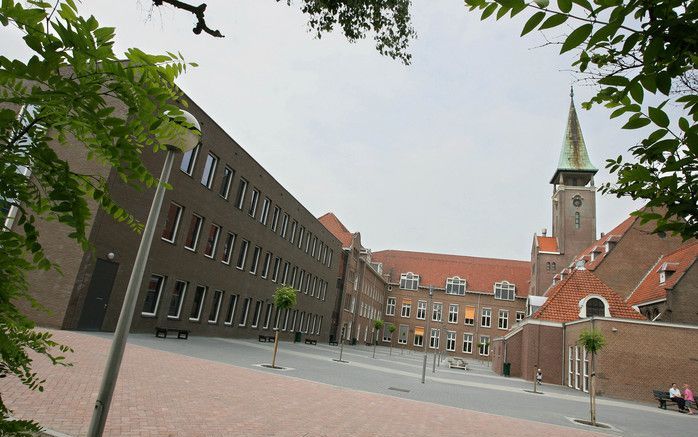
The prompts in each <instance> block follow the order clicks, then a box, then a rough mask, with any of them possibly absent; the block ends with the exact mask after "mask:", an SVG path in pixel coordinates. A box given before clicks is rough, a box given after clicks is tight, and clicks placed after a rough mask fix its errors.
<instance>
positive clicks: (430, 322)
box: [373, 250, 530, 360]
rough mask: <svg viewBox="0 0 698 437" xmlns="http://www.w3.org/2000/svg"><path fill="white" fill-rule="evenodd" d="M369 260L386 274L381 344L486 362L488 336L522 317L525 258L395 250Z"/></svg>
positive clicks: (528, 266)
mask: <svg viewBox="0 0 698 437" xmlns="http://www.w3.org/2000/svg"><path fill="white" fill-rule="evenodd" d="M373 260H374V261H376V262H379V263H381V264H382V268H383V272H384V273H385V274H386V275H387V276H388V284H389V285H388V293H387V300H386V306H385V321H386V326H385V327H384V329H383V334H382V339H381V340H382V343H383V344H385V345H388V344H392V345H393V346H396V347H406V348H409V349H414V350H424V349H425V347H426V348H428V349H429V350H431V351H441V352H446V353H447V354H449V355H455V356H462V357H466V358H475V359H483V360H489V359H490V344H491V342H492V339H494V338H495V337H498V336H501V335H502V334H503V333H506V332H507V331H508V330H509V328H510V327H511V326H512V325H514V324H515V323H516V322H517V321H519V320H522V319H523V317H524V310H525V302H526V296H527V294H528V293H527V292H528V289H527V286H528V284H527V280H528V277H529V271H530V264H529V263H528V262H527V261H515V260H506V259H491V258H477V257H469V256H458V255H445V254H433V253H423V252H406V251H397V250H386V251H380V252H374V253H373ZM430 286H433V296H429V287H430ZM390 324H394V325H395V327H396V328H397V329H396V331H395V333H394V334H393V335H392V336H391V334H390V332H389V331H388V326H389V325H390Z"/></svg>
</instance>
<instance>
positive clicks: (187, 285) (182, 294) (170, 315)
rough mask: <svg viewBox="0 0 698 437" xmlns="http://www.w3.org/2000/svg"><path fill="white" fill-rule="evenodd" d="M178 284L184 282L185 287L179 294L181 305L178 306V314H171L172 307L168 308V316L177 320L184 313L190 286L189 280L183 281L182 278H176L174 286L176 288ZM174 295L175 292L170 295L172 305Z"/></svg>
mask: <svg viewBox="0 0 698 437" xmlns="http://www.w3.org/2000/svg"><path fill="white" fill-rule="evenodd" d="M177 284H184V288H183V289H182V291H181V293H180V295H179V305H178V306H177V314H175V315H172V314H170V309H169V308H168V309H167V318H168V319H172V320H177V319H179V316H180V315H181V314H182V304H184V297H185V296H186V295H187V288H189V282H187V281H183V280H181V279H176V280H175V283H174V286H175V288H176V287H177ZM173 297H174V293H173V294H172V295H171V296H170V306H171V305H172V298H173Z"/></svg>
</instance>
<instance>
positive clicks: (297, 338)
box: [293, 331, 301, 343]
mask: <svg viewBox="0 0 698 437" xmlns="http://www.w3.org/2000/svg"><path fill="white" fill-rule="evenodd" d="M293 342H294V343H300V342H301V333H300V331H296V332H295V333H294V334H293Z"/></svg>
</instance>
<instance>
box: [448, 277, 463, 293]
mask: <svg viewBox="0 0 698 437" xmlns="http://www.w3.org/2000/svg"><path fill="white" fill-rule="evenodd" d="M446 294H459V295H464V294H465V279H461V278H459V277H458V276H454V277H452V278H446Z"/></svg>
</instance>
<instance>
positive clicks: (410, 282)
mask: <svg viewBox="0 0 698 437" xmlns="http://www.w3.org/2000/svg"><path fill="white" fill-rule="evenodd" d="M400 289H401V290H412V291H414V290H418V289H419V275H415V274H414V273H412V272H407V273H402V274H401V275H400Z"/></svg>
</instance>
